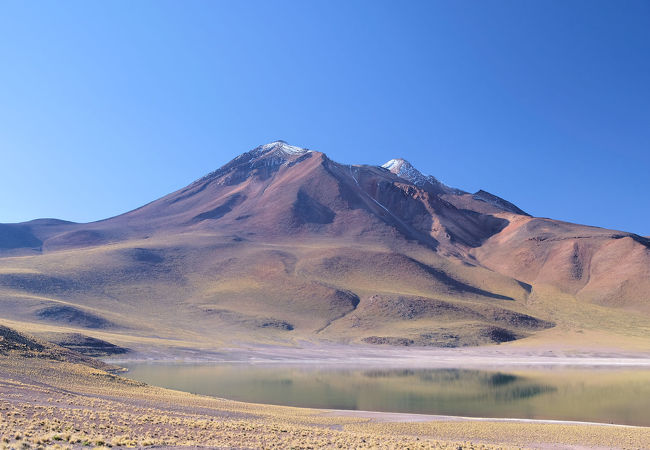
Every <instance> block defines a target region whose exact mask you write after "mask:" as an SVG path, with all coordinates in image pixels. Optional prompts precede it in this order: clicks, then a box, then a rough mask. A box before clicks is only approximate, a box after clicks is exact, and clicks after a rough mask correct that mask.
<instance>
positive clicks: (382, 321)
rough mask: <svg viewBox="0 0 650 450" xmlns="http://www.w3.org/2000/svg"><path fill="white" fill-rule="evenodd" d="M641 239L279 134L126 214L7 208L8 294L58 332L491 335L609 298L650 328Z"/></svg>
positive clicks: (4, 257)
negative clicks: (17, 218)
mask: <svg viewBox="0 0 650 450" xmlns="http://www.w3.org/2000/svg"><path fill="white" fill-rule="evenodd" d="M646 241H647V239H645V238H643V237H640V236H636V235H634V234H632V233H625V232H615V231H612V230H604V229H599V228H593V227H587V226H582V225H575V224H570V223H566V222H560V221H554V220H551V219H543V218H536V217H533V216H530V215H528V214H527V213H525V212H524V211H523V210H521V209H520V208H518V207H517V206H516V205H514V204H512V203H510V202H508V201H507V200H505V199H501V198H499V197H497V196H494V195H492V194H490V193H488V192H486V191H478V192H477V193H474V194H470V193H467V192H465V191H462V190H459V189H455V188H450V187H448V186H446V185H444V184H442V183H441V182H439V181H438V180H437V178H435V177H431V176H425V175H423V174H422V173H421V172H419V171H417V169H415V168H414V167H413V166H411V165H410V164H409V163H408V162H407V161H406V160H404V159H394V160H391V161H389V163H386V164H384V166H383V167H382V166H370V165H347V164H340V163H337V162H335V161H333V160H331V159H330V158H328V157H327V155H325V154H324V153H321V152H318V151H313V150H308V149H303V148H300V147H295V146H291V145H289V144H287V143H286V142H284V141H274V142H271V143H269V144H265V145H261V146H258V147H256V148H254V149H252V150H251V151H249V152H246V153H243V154H241V155H239V156H237V157H236V158H234V159H232V160H231V161H229V162H228V163H226V164H224V165H223V166H222V167H220V168H218V169H217V170H215V171H213V172H211V173H209V174H207V175H205V176H204V177H201V178H199V179H197V180H195V181H194V182H192V183H190V184H189V185H187V186H185V187H183V188H181V189H178V190H177V191H175V192H172V193H170V194H168V195H166V196H163V197H161V198H159V199H156V200H154V201H152V202H150V203H148V204H146V205H143V206H141V207H139V208H137V209H134V210H132V211H128V212H126V213H124V214H121V215H118V216H115V217H111V218H108V219H104V220H101V221H97V222H90V223H71V222H65V221H58V220H56V219H41V220H35V221H30V222H25V223H20V224H0V306H2V307H3V311H5V312H4V313H3V314H4V315H5V316H6V317H5V318H7V319H10V320H13V321H23V322H25V323H26V324H31V325H30V326H47V327H54V328H57V327H58V328H60V329H61V332H63V331H65V332H83V333H84V334H88V329H89V327H91V325H92V324H95V323H101V324H102V327H101V328H100V329H96V331H95V332H96V333H100V334H101V333H106V332H107V331H106V330H109V331H110V332H112V333H117V334H118V335H119V336H122V338H123V339H134V337H133V336H134V333H135V334H137V335H148V336H153V335H156V336H160V335H161V333H162V335H166V336H169V337H173V336H176V335H177V334H179V333H180V334H183V335H184V336H187V339H190V340H191V339H199V340H203V339H206V340H207V341H209V342H210V343H215V342H232V339H236V340H238V341H242V342H245V341H251V342H266V341H270V342H272V343H278V342H295V341H296V340H313V341H320V340H326V341H336V342H356V343H365V344H375V345H377V344H392V345H433V346H464V345H481V344H487V343H501V342H508V341H513V340H519V339H525V338H529V339H532V338H533V337H535V336H546V335H550V336H553V335H555V334H554V333H560V332H561V331H560V330H566V329H574V328H575V327H576V326H577V327H582V328H587V329H594V330H597V329H599V327H601V325H599V324H598V322H597V321H596V319H597V318H600V319H598V320H601V319H602V320H601V323H602V321H603V320H605V319H604V317H605V316H609V317H610V319H608V320H609V322H608V323H616V324H618V323H624V322H626V321H629V320H632V322H633V323H636V322H638V323H639V325H638V326H637V325H635V326H629V325H628V328H629V329H625V330H621V329H619V328H621V327H618V326H616V327H615V326H614V325H611V327H612V329H608V330H607V333H614V334H615V335H618V334H620V333H623V334H624V335H626V336H627V334H630V333H632V334H633V335H636V334H639V333H640V334H641V335H644V334H643V333H644V331H642V330H644V329H645V328H644V327H645V326H646V325H643V324H645V323H646V322H645V321H646V318H647V317H648V315H649V314H650V307H649V306H648V305H649V303H650V299H649V298H648V294H647V293H648V292H650V269H649V268H650V247H649V246H648V245H647V242H646ZM560 298H562V299H563V300H558V299H560ZM603 308H604V309H603ZM52 311H55V312H56V311H64V312H65V313H61V314H58V313H57V314H54V313H51V312H52ZM628 312H629V313H628ZM629 314H640V316H637V317H634V318H633V319H630V316H629ZM567 317H570V318H571V319H570V320H568V319H567ZM611 317H616V318H617V319H616V320H614V319H611ZM571 321H574V322H575V323H576V324H577V325H575V324H573V325H572V324H571V323H572V322H571ZM594 321H596V322H594ZM619 321H620V322H619ZM91 330H92V327H91ZM97 330H99V331H97ZM161 330H167V331H165V332H164V333H163V332H162V331H161ZM188 330H193V331H191V332H190V331H188ZM50 331H51V330H50ZM617 333H618V334H617ZM635 333H636V334H635ZM100 334H98V335H97V336H94V337H98V338H102V335H100ZM104 337H105V336H104ZM125 344H127V345H131V344H132V343H131V342H128V341H127V342H125Z"/></svg>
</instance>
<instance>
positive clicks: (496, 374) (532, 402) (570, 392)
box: [125, 363, 650, 426]
mask: <svg viewBox="0 0 650 450" xmlns="http://www.w3.org/2000/svg"><path fill="white" fill-rule="evenodd" d="M126 367H127V368H128V369H129V372H128V373H126V374H125V376H126V377H128V378H132V379H135V380H140V381H144V382H146V383H149V384H152V385H156V386H163V387H167V388H171V389H178V390H181V391H186V392H192V393H197V394H205V395H212V396H216V397H222V398H227V399H232V400H241V401H245V402H254V403H268V404H274V405H288V406H302V407H309V408H327V409H351V410H366V411H386V412H405V413H422V414H444V415H456V416H473V417H513V418H525V419H554V420H578V421H587V422H604V423H617V424H627V425H642V426H650V370H647V369H646V370H642V369H602V368H589V369H585V368H579V369H567V368H557V369H556V368H553V369H551V368H549V369H534V370H520V369H514V370H503V371H496V370H473V369H378V368H374V369H370V368H340V367H336V368H325V367H313V366H307V367H305V366H277V365H252V364H140V363H139V364H130V365H129V364H127V365H126Z"/></svg>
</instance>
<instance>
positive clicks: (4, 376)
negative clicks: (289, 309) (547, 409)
mask: <svg viewBox="0 0 650 450" xmlns="http://www.w3.org/2000/svg"><path fill="white" fill-rule="evenodd" d="M377 420H378V419H368V418H363V417H353V416H348V417H346V416H344V415H343V414H341V415H338V413H335V414H333V413H329V414H327V413H325V412H323V411H320V410H310V409H303V408H289V407H277V406H269V405H256V404H249V403H241V402H234V401H229V400H223V399H217V398H211V397H204V396H198V395H192V394H188V393H183V392H179V391H172V390H168V389H162V388H156V387H152V386H148V385H144V384H142V383H138V382H134V381H130V380H126V379H123V378H121V377H118V376H115V375H112V374H109V373H107V372H105V371H103V370H100V369H95V368H91V367H88V366H85V365H81V364H74V363H69V362H64V361H54V360H51V359H44V358H35V357H31V358H27V357H24V356H20V355H14V354H11V353H10V354H9V355H6V356H0V448H3V447H4V448H16V449H18V448H39V447H43V448H44V447H53V446H60V447H62V448H82V447H96V446H99V447H111V446H114V447H127V446H129V447H136V446H138V447H140V446H163V447H165V446H205V447H220V448H233V447H235V448H324V447H325V448H377V447H384V448H411V449H418V448H453V449H457V448H459V447H460V448H504V447H513V448H516V447H546V446H557V445H560V446H562V445H586V446H601V447H620V448H648V447H650V428H643V427H617V426H596V425H561V424H536V423H535V424H529V423H504V422H498V421H486V422H479V421H465V420H449V421H447V420H444V421H442V420H441V421H433V422H422V423H412V422H407V423H391V422H390V420H394V419H392V418H391V417H390V416H384V417H383V418H381V419H379V420H382V422H378V421H377ZM384 420H387V421H384Z"/></svg>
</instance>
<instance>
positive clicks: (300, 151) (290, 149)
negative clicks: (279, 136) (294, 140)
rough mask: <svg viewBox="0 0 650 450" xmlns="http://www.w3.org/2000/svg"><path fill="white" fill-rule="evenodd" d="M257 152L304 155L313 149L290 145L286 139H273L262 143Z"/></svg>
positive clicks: (278, 154)
mask: <svg viewBox="0 0 650 450" xmlns="http://www.w3.org/2000/svg"><path fill="white" fill-rule="evenodd" d="M255 151H256V152H257V153H259V154H260V155H262V154H274V155H277V156H281V155H286V156H297V155H304V154H305V153H310V152H311V150H307V149H306V148H301V147H296V146H295V145H289V144H287V143H286V142H284V141H273V142H269V143H268V144H264V145H260V146H259V147H257V148H256V149H255Z"/></svg>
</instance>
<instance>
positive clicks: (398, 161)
mask: <svg viewBox="0 0 650 450" xmlns="http://www.w3.org/2000/svg"><path fill="white" fill-rule="evenodd" d="M381 167H383V168H384V169H387V170H389V171H390V172H392V173H394V174H395V175H397V176H398V177H400V178H403V179H405V180H408V181H410V182H411V183H413V184H414V185H416V186H423V185H425V184H427V183H428V184H430V185H432V186H435V187H436V188H437V189H438V190H441V191H443V192H455V193H462V191H460V190H458V189H452V188H450V187H448V186H446V185H444V184H443V183H441V182H440V181H439V180H438V179H437V178H436V177H434V176H432V175H424V174H423V173H422V172H420V171H419V170H418V169H416V168H415V167H413V165H412V164H411V163H410V162H408V161H407V160H405V159H404V158H395V159H391V160H390V161H388V162H387V163H386V164H383V165H382V166H381Z"/></svg>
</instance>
